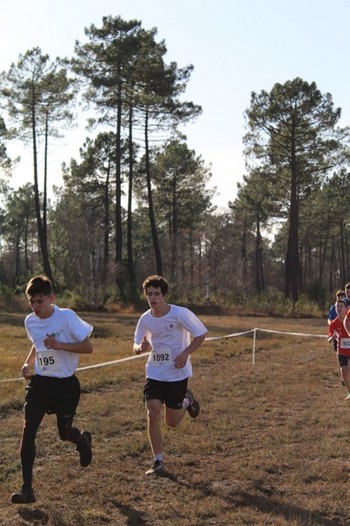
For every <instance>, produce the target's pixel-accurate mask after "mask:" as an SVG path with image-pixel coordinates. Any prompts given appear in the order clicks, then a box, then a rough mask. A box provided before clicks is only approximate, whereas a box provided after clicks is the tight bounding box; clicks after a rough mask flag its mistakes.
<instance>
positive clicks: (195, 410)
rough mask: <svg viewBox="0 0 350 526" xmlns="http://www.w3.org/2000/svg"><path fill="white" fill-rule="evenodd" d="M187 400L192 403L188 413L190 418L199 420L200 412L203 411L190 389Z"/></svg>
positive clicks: (186, 396)
mask: <svg viewBox="0 0 350 526" xmlns="http://www.w3.org/2000/svg"><path fill="white" fill-rule="evenodd" d="M185 398H188V399H189V401H190V405H189V406H188V408H187V411H188V412H189V414H190V417H191V418H197V416H198V415H199V411H200V409H201V408H200V405H199V402H197V400H196V399H195V397H194V396H193V393H192V391H190V390H189V389H188V390H187V391H186V394H185Z"/></svg>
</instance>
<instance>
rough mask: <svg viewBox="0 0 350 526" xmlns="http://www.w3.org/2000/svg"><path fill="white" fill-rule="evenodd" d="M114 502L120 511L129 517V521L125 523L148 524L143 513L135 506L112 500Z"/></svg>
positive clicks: (132, 524) (128, 524)
mask: <svg viewBox="0 0 350 526" xmlns="http://www.w3.org/2000/svg"><path fill="white" fill-rule="evenodd" d="M112 504H113V506H115V507H116V508H117V509H118V510H119V511H120V513H122V514H123V515H125V517H127V522H126V523H125V525H126V526H142V524H147V522H146V521H145V520H144V519H143V518H142V513H140V512H139V511H136V510H135V509H134V508H131V507H130V506H126V505H125V504H122V503H121V502H117V501H116V500H112Z"/></svg>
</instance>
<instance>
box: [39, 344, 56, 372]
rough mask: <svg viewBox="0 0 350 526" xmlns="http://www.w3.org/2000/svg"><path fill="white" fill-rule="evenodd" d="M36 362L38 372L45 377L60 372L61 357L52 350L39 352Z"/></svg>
mask: <svg viewBox="0 0 350 526" xmlns="http://www.w3.org/2000/svg"><path fill="white" fill-rule="evenodd" d="M35 360H36V364H37V367H38V370H39V371H40V372H41V373H42V374H43V375H50V373H51V374H52V373H56V372H57V371H59V370H60V363H59V362H60V359H59V355H58V353H55V354H54V353H53V352H52V350H47V351H41V352H38V353H37V355H36V358H35Z"/></svg>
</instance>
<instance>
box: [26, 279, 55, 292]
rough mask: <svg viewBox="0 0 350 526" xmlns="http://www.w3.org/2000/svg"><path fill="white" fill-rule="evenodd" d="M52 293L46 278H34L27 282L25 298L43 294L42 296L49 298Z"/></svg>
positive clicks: (50, 285) (50, 284)
mask: <svg viewBox="0 0 350 526" xmlns="http://www.w3.org/2000/svg"><path fill="white" fill-rule="evenodd" d="M52 293H53V287H52V283H51V281H50V280H49V278H48V277H47V276H44V275H40V276H34V278H31V279H30V280H29V281H28V284H27V286H26V294H27V296H35V295H36V294H43V295H44V296H51V294H52Z"/></svg>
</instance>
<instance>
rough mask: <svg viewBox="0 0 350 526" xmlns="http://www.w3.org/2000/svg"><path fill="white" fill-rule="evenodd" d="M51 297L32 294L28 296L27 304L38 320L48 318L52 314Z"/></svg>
mask: <svg viewBox="0 0 350 526" xmlns="http://www.w3.org/2000/svg"><path fill="white" fill-rule="evenodd" d="M52 301H53V295H50V296H45V294H34V296H28V302H29V305H30V307H31V309H32V311H33V312H34V313H35V314H36V315H37V316H38V318H40V319H44V318H49V317H50V316H51V314H52V312H53V306H52Z"/></svg>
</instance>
